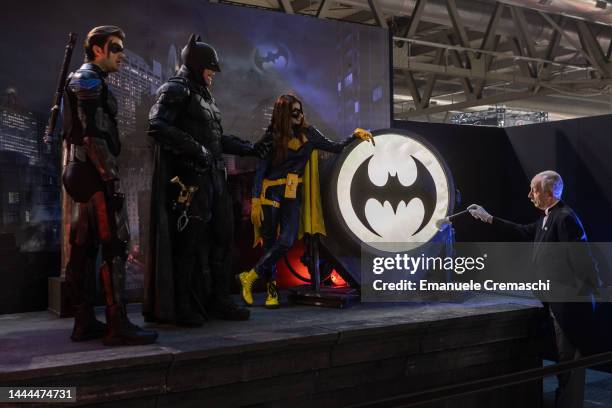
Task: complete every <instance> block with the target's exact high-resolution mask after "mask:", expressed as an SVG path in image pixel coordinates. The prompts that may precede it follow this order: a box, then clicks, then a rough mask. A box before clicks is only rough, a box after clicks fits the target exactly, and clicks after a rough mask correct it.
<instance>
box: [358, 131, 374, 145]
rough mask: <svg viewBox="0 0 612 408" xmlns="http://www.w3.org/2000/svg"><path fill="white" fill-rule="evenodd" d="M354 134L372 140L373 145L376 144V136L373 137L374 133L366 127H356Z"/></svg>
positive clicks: (366, 140)
mask: <svg viewBox="0 0 612 408" xmlns="http://www.w3.org/2000/svg"><path fill="white" fill-rule="evenodd" d="M353 136H355V137H356V138H358V139H361V140H363V141H365V142H372V145H373V146H376V143H374V138H373V137H372V134H371V133H370V132H368V131H367V130H365V129H362V128H357V129H355V131H354V132H353Z"/></svg>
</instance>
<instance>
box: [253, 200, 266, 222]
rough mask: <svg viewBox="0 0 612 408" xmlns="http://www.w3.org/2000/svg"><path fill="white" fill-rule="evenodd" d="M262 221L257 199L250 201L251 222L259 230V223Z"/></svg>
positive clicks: (262, 216)
mask: <svg viewBox="0 0 612 408" xmlns="http://www.w3.org/2000/svg"><path fill="white" fill-rule="evenodd" d="M263 219H264V215H263V208H262V207H261V203H260V202H259V198H252V199H251V222H252V223H253V225H254V226H256V227H257V228H261V223H262V221H263Z"/></svg>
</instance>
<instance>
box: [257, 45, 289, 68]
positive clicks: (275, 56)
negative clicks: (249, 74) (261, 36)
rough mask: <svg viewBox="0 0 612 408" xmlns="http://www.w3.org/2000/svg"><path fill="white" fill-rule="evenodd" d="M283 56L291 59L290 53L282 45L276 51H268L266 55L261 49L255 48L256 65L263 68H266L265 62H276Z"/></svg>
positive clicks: (287, 59) (286, 59)
mask: <svg viewBox="0 0 612 408" xmlns="http://www.w3.org/2000/svg"><path fill="white" fill-rule="evenodd" d="M281 58H284V59H285V61H289V55H288V54H287V52H286V51H285V50H284V49H283V48H282V47H279V48H278V49H277V50H276V51H268V52H266V53H264V55H262V54H261V53H260V52H259V49H257V50H255V57H254V59H255V66H257V68H259V69H261V70H264V64H265V63H275V62H276V61H278V60H279V59H281Z"/></svg>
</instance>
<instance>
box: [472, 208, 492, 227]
mask: <svg viewBox="0 0 612 408" xmlns="http://www.w3.org/2000/svg"><path fill="white" fill-rule="evenodd" d="M467 209H468V211H469V212H470V214H471V215H472V217H474V218H477V219H479V220H480V221H483V222H488V223H489V224H491V223H492V222H493V216H492V215H491V214H489V213H488V212H487V210H485V209H484V208H482V207H481V206H479V205H478V204H472V205H470V206H469V207H468V208H467Z"/></svg>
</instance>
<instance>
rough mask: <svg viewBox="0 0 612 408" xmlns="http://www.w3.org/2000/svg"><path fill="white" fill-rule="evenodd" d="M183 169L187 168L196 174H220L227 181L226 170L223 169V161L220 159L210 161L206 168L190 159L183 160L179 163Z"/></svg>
mask: <svg viewBox="0 0 612 408" xmlns="http://www.w3.org/2000/svg"><path fill="white" fill-rule="evenodd" d="M179 163H180V164H181V166H182V167H183V168H187V169H189V170H191V171H193V172H195V173H198V174H205V173H209V172H211V173H222V174H223V178H224V179H225V180H227V168H226V167H225V161H224V160H223V158H222V157H218V158H214V159H211V161H210V164H209V165H208V166H202V165H201V164H199V163H198V162H196V161H195V160H192V159H187V158H183V159H182V160H180V162H179Z"/></svg>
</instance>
